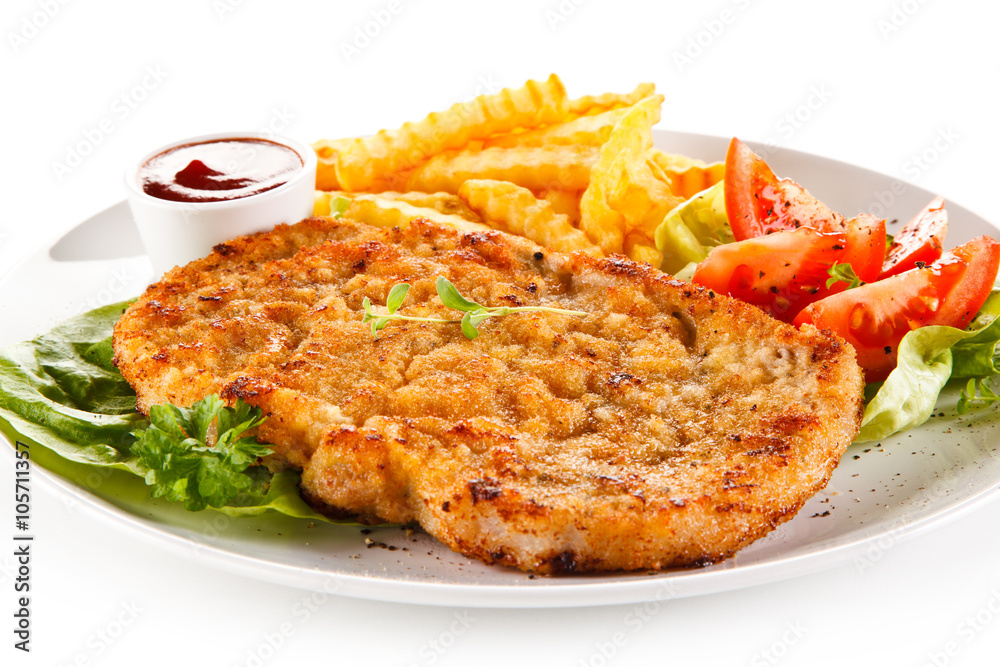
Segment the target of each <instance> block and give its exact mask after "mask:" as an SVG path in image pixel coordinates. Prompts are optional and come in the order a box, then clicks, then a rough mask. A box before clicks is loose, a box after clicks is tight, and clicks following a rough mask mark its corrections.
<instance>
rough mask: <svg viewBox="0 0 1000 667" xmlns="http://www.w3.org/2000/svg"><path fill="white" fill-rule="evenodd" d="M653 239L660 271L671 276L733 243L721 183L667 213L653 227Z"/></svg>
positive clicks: (733, 239)
mask: <svg viewBox="0 0 1000 667" xmlns="http://www.w3.org/2000/svg"><path fill="white" fill-rule="evenodd" d="M655 238H656V249H657V250H659V251H660V252H661V253H663V264H661V265H660V268H661V269H662V270H663V271H665V272H667V273H670V274H673V275H675V276H676V275H677V274H678V273H679V272H680V271H681V270H683V269H684V268H685V267H687V266H688V265H690V264H697V263H698V262H700V261H702V260H703V259H705V258H706V257H708V253H709V251H711V250H712V248H714V247H716V246H720V245H722V244H724V243H732V242H733V241H735V240H736V239H735V238H733V230H732V228H731V227H730V226H729V218H728V217H726V199H725V190H724V182H723V181H719V182H718V183H716V184H715V185H713V186H712V187H710V188H708V189H707V190H702V191H701V192H699V193H698V194H696V195H695V196H694V197H691V199H688V200H687V201H686V202H684V203H683V204H680V205H678V206H677V207H675V208H674V209H673V210H672V211H670V213H668V214H667V216H666V217H665V218H664V219H663V222H661V223H660V225H659V226H658V227H657V228H656V235H655Z"/></svg>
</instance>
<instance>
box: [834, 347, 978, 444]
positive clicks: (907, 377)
mask: <svg viewBox="0 0 1000 667" xmlns="http://www.w3.org/2000/svg"><path fill="white" fill-rule="evenodd" d="M966 335H967V334H966V333H965V332H964V331H962V330H960V329H955V328H953V327H923V328H921V329H915V330H914V331H911V332H909V333H908V334H906V335H905V336H903V340H902V342H901V343H900V344H899V358H898V361H897V363H896V368H895V369H893V371H892V372H891V373H890V374H889V377H888V378H886V381H885V382H884V383H883V384H882V386H881V387H880V388H879V390H878V393H876V394H875V397H874V398H873V399H872V400H871V401H869V402H868V405H866V406H865V414H864V417H863V418H862V419H861V432H860V433H858V437H856V438H855V439H854V442H869V441H872V440H881V439H883V438H887V437H889V436H890V435H892V434H893V433H898V432H900V431H905V430H906V429H908V428H913V427H914V426H919V425H920V424H923V423H924V422H925V421H927V419H928V418H929V417H930V416H931V413H932V412H933V411H934V406H935V404H936V403H937V399H938V394H940V393H941V390H942V389H943V388H944V386H945V384H947V382H948V379H949V378H950V377H951V368H952V354H951V347H952V345H954V344H955V343H956V342H957V341H959V340H961V339H962V338H963V337H965V336H966Z"/></svg>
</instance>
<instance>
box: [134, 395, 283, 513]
mask: <svg viewBox="0 0 1000 667" xmlns="http://www.w3.org/2000/svg"><path fill="white" fill-rule="evenodd" d="M264 419H265V417H264V416H263V415H262V412H261V409H260V408H256V407H251V406H249V405H247V404H246V403H244V402H243V401H242V400H237V402H236V405H235V406H234V407H231V408H229V407H225V405H224V404H223V402H222V399H220V398H219V396H218V395H217V394H212V395H210V396H206V397H205V398H204V399H202V400H200V401H198V402H197V403H195V404H194V405H192V406H191V407H189V408H179V407H177V406H176V405H171V404H169V403H167V404H164V405H154V406H153V407H151V408H150V409H149V421H150V424H149V427H148V428H146V429H142V430H137V431H133V432H132V435H133V436H135V437H136V438H137V442H135V443H133V444H132V447H131V451H132V453H133V454H135V455H136V456H137V457H138V458H139V462H140V464H141V465H142V466H143V467H145V468H146V469H147V472H146V484H148V485H149V486H151V487H152V489H150V493H151V495H152V496H153V497H154V498H160V497H164V498H166V499H167V500H177V501H182V502H183V503H184V507H185V508H187V509H188V510H191V511H198V510H203V509H205V507H207V506H209V505H211V506H212V507H222V506H223V505H226V504H227V503H228V502H229V501H231V500H232V499H233V498H235V497H236V496H237V495H238V494H240V493H242V492H244V491H247V490H248V489H249V488H250V487H251V485H252V479H251V477H250V476H249V475H247V474H246V473H245V472H244V471H245V470H246V469H247V468H248V467H249V466H250V464H251V463H254V462H255V461H256V460H257V458H258V457H261V456H266V455H268V454H270V453H271V446H270V445H262V444H260V443H258V442H257V440H256V439H255V438H252V437H241V436H242V435H243V434H244V433H245V432H247V431H249V430H250V429H252V428H256V427H257V426H260V425H261V424H262V423H263V422H264ZM213 432H214V436H213Z"/></svg>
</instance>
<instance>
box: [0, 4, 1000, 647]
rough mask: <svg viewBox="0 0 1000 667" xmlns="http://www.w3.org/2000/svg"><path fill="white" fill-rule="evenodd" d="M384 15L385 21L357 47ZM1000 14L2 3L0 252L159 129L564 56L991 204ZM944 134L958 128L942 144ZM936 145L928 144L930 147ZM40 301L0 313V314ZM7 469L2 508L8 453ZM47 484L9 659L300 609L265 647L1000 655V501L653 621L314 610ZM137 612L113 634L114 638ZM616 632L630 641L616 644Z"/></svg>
mask: <svg viewBox="0 0 1000 667" xmlns="http://www.w3.org/2000/svg"><path fill="white" fill-rule="evenodd" d="M45 8H47V11H48V14H51V16H47V15H46V14H45V13H44V12H45V11H46V9H45ZM390 9H393V10H395V13H392V12H390ZM373 12H374V14H373ZM373 17H376V18H377V17H381V19H382V22H383V23H385V24H386V25H384V26H380V27H378V30H377V33H378V34H376V35H375V36H374V37H371V38H368V40H367V44H366V43H364V42H363V41H359V42H357V44H355V40H356V38H357V33H356V29H358V28H360V29H362V30H363V29H364V28H365V25H366V23H368V22H370V21H373V20H375V18H373ZM998 24H1000V5H998V4H997V3H992V2H985V1H984V2H973V1H971V0H966V1H953V2H949V3H945V2H924V3H918V2H916V0H907V1H906V2H903V1H902V0H869V1H861V0H851V1H842V2H830V3H815V2H809V3H806V2H801V1H800V2H792V1H791V0H787V1H786V0H760V1H755V0H750V1H743V0H740V1H739V2H734V1H729V0H717V1H715V2H704V3H696V2H684V3H675V2H655V3H654V2H645V3H643V2H626V1H625V0H618V1H615V2H611V1H610V0H591V1H590V2H581V3H580V4H579V6H577V5H576V4H574V3H573V2H571V1H570V0H565V1H564V2H561V3H560V2H559V1H558V0H552V1H551V2H534V3H533V2H524V1H505V2H495V3H490V4H487V3H473V2H457V1H456V2H439V1H434V0H412V1H406V2H402V1H401V2H399V3H398V4H397V3H390V2H388V1H382V0H378V1H372V0H364V1H361V2H350V3H347V2H336V3H335V2H330V3H323V4H322V5H321V4H320V3H318V2H294V1H288V2H283V3H280V5H279V3H268V2H264V0H242V1H240V0H230V1H229V2H226V0H217V1H213V0H185V1H182V2H171V3H157V4H154V3H146V2H125V1H124V0H122V1H112V0H94V1H92V2H82V1H68V2H66V3H65V4H60V3H58V2H56V0H6V1H5V2H4V3H3V8H2V10H0V33H2V35H3V40H2V44H0V83H2V88H0V89H2V91H3V93H2V94H3V102H2V105H0V106H2V111H0V113H2V116H0V118H2V121H3V122H2V124H0V130H2V133H3V140H2V141H3V143H2V145H3V148H4V150H3V153H2V156H0V194H2V197H0V271H2V270H7V269H9V268H10V267H11V266H12V265H14V263H16V262H17V261H18V259H19V258H21V257H23V256H24V255H25V254H27V253H28V252H29V251H32V250H34V249H36V248H40V247H44V246H47V245H48V244H49V243H51V242H52V240H54V239H56V238H58V237H59V236H60V235H61V234H62V233H63V232H64V231H66V230H67V229H69V228H70V227H72V226H73V225H74V224H76V223H77V222H79V221H81V220H83V219H84V218H86V217H87V216H89V215H92V214H93V213H95V212H97V211H99V210H101V209H102V208H104V207H106V206H108V205H110V204H112V203H114V202H116V201H118V200H119V199H121V198H122V187H121V174H122V172H123V170H124V168H125V166H126V165H127V164H128V163H129V162H130V160H133V159H135V158H136V157H138V156H139V155H140V154H142V153H144V152H146V151H147V150H149V149H152V148H155V146H156V145H158V144H161V143H165V142H167V141H171V140H174V139H177V138H182V137H185V136H191V135H196V134H202V133H206V132H212V131H220V130H230V129H248V130H254V129H263V128H265V127H267V126H268V125H269V124H272V129H280V130H281V131H282V132H283V133H285V134H288V135H291V136H294V137H296V138H299V139H303V140H305V141H313V140H315V139H319V138H324V137H328V138H334V137H339V136H348V135H358V134H364V133H369V132H372V131H375V130H377V129H379V128H382V127H391V126H396V125H399V124H400V123H402V122H403V121H405V120H408V119H414V118H419V117H421V116H423V115H424V114H426V113H427V112H428V111H431V110H434V109H440V108H444V107H446V106H448V105H450V104H451V103H453V102H455V101H458V100H462V99H467V98H469V97H471V96H472V95H474V94H477V93H480V92H484V91H487V90H490V89H492V88H495V87H497V86H503V85H519V84H520V83H522V82H523V81H524V80H525V79H527V78H542V77H544V76H546V75H548V73H550V72H557V73H558V74H560V76H561V77H562V78H563V80H564V82H565V83H566V85H567V87H568V89H569V92H570V94H571V95H581V94H587V93H594V94H596V93H599V92H603V91H607V90H615V91H627V90H631V88H632V87H633V86H634V85H635V84H636V83H637V82H639V81H647V80H648V81H654V82H655V83H656V84H657V87H658V89H659V90H660V91H661V92H663V93H664V94H665V95H666V96H667V101H666V103H665V105H664V108H663V120H662V122H661V125H660V127H663V128H668V129H675V130H682V131H695V132H704V133H709V134H716V135H726V136H730V135H738V136H740V137H741V138H745V139H750V140H772V141H774V142H776V143H777V144H780V145H781V146H786V147H793V148H798V149H802V150H806V151H810V152H814V153H818V154H821V155H824V156H828V157H833V158H837V159H840V160H843V161H847V162H851V163H855V164H859V165H862V166H865V167H868V168H872V169H876V170H879V171H882V172H885V173H888V174H890V175H893V176H898V177H901V178H905V179H907V180H910V181H915V182H917V183H918V184H919V185H921V186H923V187H926V188H928V189H931V190H933V191H936V192H939V193H941V194H943V195H945V196H946V197H947V198H949V199H951V200H953V201H955V202H958V203H960V204H962V205H964V206H967V207H969V208H971V209H972V210H973V211H975V212H977V213H979V214H980V215H982V216H984V217H986V218H987V219H989V220H992V221H993V222H994V223H998V222H1000V203H998V201H997V197H996V192H997V185H996V183H997V180H998V177H1000V169H998V167H997V162H996V157H995V156H996V155H997V154H998V152H1000V133H998V132H997V128H996V123H997V119H998V107H997V102H998V101H1000V93H998V81H1000V47H998V43H1000V42H998V40H997V37H996V26H997V25H998ZM373 25H375V24H373ZM370 30H371V32H376V30H375V29H374V28H372V27H371V26H370ZM699 43H700V45H699ZM344 45H351V46H354V47H355V48H357V50H358V52H352V53H350V54H345V47H344ZM359 46H360V48H358V47H359ZM679 56H683V58H686V59H688V60H683V59H682V58H680V57H679ZM151 72H153V73H156V76H152V75H151V74H150V73H151ZM123 95H124V96H126V97H125V99H122V96H123ZM810 103H811V104H812V107H813V108H809V104H810ZM796 113H797V114H798V118H797V119H796V118H795V114H796ZM787 114H792V117H791V120H790V119H789V118H788V117H787ZM106 119H110V120H109V121H108V120H106ZM102 121H105V122H104V123H103V125H102ZM273 124H284V127H274V125H273ZM102 128H103V129H102ZM939 136H949V137H951V138H950V139H949V140H948V141H947V142H943V141H939V142H938V148H936V149H935V148H934V142H935V139H936V138H937V137H939ZM95 138H97V139H99V141H96V140H95ZM87 141H90V143H95V144H96V146H94V147H93V150H91V151H88V152H89V154H88V155H87V156H85V157H83V159H82V160H81V161H80V163H79V164H78V165H76V166H73V167H70V168H69V170H68V171H67V170H64V169H61V168H59V167H58V166H57V163H63V164H68V162H67V161H68V160H69V155H68V154H69V152H70V151H71V150H72V149H73V147H75V146H79V145H80V143H81V142H85V143H86V142H87ZM921 155H924V156H925V157H930V158H933V159H932V160H929V161H928V162H927V163H925V164H923V165H922V166H921V165H918V164H917V163H916V162H914V157H919V156H921ZM719 157H721V156H719ZM60 172H61V173H60ZM806 185H807V186H808V185H809V184H806ZM873 196H874V193H873ZM121 296H122V297H125V296H129V295H121ZM52 298H53V299H58V298H59V295H58V294H53V295H52ZM29 317H30V314H29V313H24V312H3V313H0V327H3V326H4V325H5V324H6V323H11V322H15V321H19V320H21V319H23V318H29ZM5 460H6V459H5ZM0 473H2V474H0V477H3V478H4V479H3V481H2V482H0V508H2V510H0V526H5V525H9V523H8V519H9V517H10V513H11V510H12V507H11V506H12V505H13V502H12V501H11V498H12V495H13V488H12V487H13V485H12V483H11V481H10V479H11V478H12V477H13V475H12V471H10V470H7V471H6V472H4V471H0ZM33 502H34V508H33V513H34V517H35V519H34V520H35V527H36V534H37V542H36V543H35V550H36V552H35V559H34V562H33V576H34V586H33V597H32V609H33V611H34V625H33V627H34V636H33V642H32V645H33V647H34V651H33V652H32V653H31V655H30V656H25V655H23V654H21V653H20V652H17V651H14V650H13V649H12V648H11V645H12V644H13V637H12V633H11V631H10V629H9V628H12V627H13V622H12V618H11V613H12V611H13V607H14V599H15V595H14V592H13V590H12V582H11V578H10V568H11V565H12V563H13V560H12V557H11V556H10V554H8V553H7V552H6V549H5V550H4V551H3V554H2V555H0V564H2V566H3V571H2V572H0V638H2V645H0V663H2V664H31V665H46V666H48V665H67V664H73V663H74V661H77V664H99V665H130V666H131V665H168V664H178V661H179V660H180V659H181V658H187V659H188V660H190V663H191V664H195V665H225V666H230V665H246V664H248V662H249V663H250V664H255V663H254V662H253V661H252V660H251V659H250V658H251V657H252V655H253V653H254V652H257V653H259V652H260V651H261V647H263V646H265V645H266V643H267V641H268V636H271V637H272V639H273V635H274V633H275V632H276V631H277V630H278V628H280V626H281V624H282V623H283V622H287V621H290V620H291V621H293V623H294V628H293V632H292V634H291V635H290V636H288V637H287V638H286V639H284V640H283V642H282V646H281V647H280V648H279V649H278V650H277V651H276V652H274V655H273V656H271V655H270V653H271V652H270V651H264V654H265V655H267V656H269V659H268V660H266V661H264V662H263V663H262V664H266V665H298V664H306V663H314V662H316V661H322V662H323V663H324V664H326V663H328V664H362V663H364V664H379V665H380V664H401V665H408V664H438V665H445V664H447V665H458V664H484V665H493V664H518V663H524V664H566V665H579V664H591V665H595V666H596V665H602V664H608V665H625V664H643V665H648V664H657V665H687V664H698V665H715V664H719V665H741V664H745V665H771V664H786V665H844V664H853V665H869V664H871V665H876V664H877V665H925V664H930V665H934V664H936V665H944V664H950V665H984V664H995V661H996V656H997V655H998V654H1000V618H996V616H997V614H995V613H994V612H993V611H991V610H990V604H991V601H992V605H993V609H1000V606H998V601H997V600H1000V567H998V566H997V564H998V560H1000V502H992V503H989V504H986V505H983V506H981V507H980V508H979V509H978V510H977V511H975V512H973V513H971V514H967V515H966V516H964V517H963V518H961V519H960V520H958V521H956V522H954V523H952V524H950V525H947V526H943V527H939V528H938V529H935V530H933V531H930V532H926V533H924V534H923V535H922V536H920V537H917V538H914V539H912V540H909V541H906V542H903V543H900V544H896V545H894V546H893V548H891V549H888V550H887V551H885V553H884V554H883V555H882V557H881V558H880V560H879V561H878V562H877V563H875V564H874V565H873V566H872V567H870V568H867V569H863V570H862V569H860V568H859V567H858V566H857V564H856V563H855V562H853V561H852V562H844V563H843V564H841V565H839V566H835V567H833V568H831V569H829V570H826V571H823V572H820V573H817V574H813V575H809V576H803V577H799V578H795V579H790V580H786V581H784V582H780V583H775V584H769V585H765V586H758V587H755V588H750V589H746V590H740V591H736V592H731V593H721V594H715V595H710V596H704V597H698V598H690V599H682V600H674V601H671V602H669V603H667V604H664V605H662V607H660V608H658V609H657V610H656V613H655V614H653V615H652V616H651V617H650V618H649V620H648V622H646V623H644V624H643V626H642V628H641V630H640V631H638V632H632V629H633V628H632V626H626V625H625V620H626V618H627V617H628V615H629V614H630V613H634V606H633V605H629V606H618V607H598V608H583V609H564V610H487V609H475V610H461V609H452V608H435V607H420V606H414V605H400V604H389V603H377V602H369V601H364V600H355V599H348V598H331V599H328V600H326V601H325V603H324V604H322V605H321V606H320V607H319V608H318V609H317V610H316V611H315V612H314V613H312V614H311V615H310V617H309V619H308V620H307V621H306V622H300V621H301V618H300V617H293V616H292V612H291V610H292V609H294V608H295V605H296V604H297V603H300V602H301V601H302V600H303V598H304V597H307V593H305V592H304V591H301V590H297V589H292V588H284V587H281V586H276V585H271V584H264V583H259V582H257V581H253V580H249V579H245V578H242V577H239V576H236V575H233V574H228V573H226V572H219V571H216V570H213V569H209V568H207V567H205V566H202V565H200V564H197V563H194V562H189V561H185V560H178V559H175V558H173V557H168V556H167V555H165V554H164V553H162V552H161V551H159V550H157V549H156V548H153V547H150V546H147V545H146V544H141V543H136V542H134V541H133V539H131V538H130V537H129V536H128V535H126V534H124V533H122V532H121V531H120V530H119V529H116V528H114V527H110V526H108V525H106V524H105V523H102V522H98V521H94V520H92V519H90V518H89V516H88V515H83V514H80V513H79V512H77V511H73V510H70V509H68V508H67V507H66V506H64V504H63V503H61V502H60V501H59V500H57V499H55V498H53V497H50V496H48V495H45V494H43V493H41V492H38V493H36V494H35V497H34V501H33ZM4 530H5V529H0V537H2V536H3V534H4ZM129 609H135V610H136V611H135V613H134V614H133V613H132V612H130V611H128V610H129ZM456 614H458V615H459V617H462V618H464V619H465V621H466V623H465V624H466V625H468V626H469V627H468V629H466V630H463V631H462V632H461V634H456V635H451V634H450V633H451V632H452V630H451V629H452V628H453V627H454V628H464V627H465V625H463V624H456V618H457V617H456ZM463 614H465V616H462V615H463ZM977 614H978V615H979V621H978V622H977V623H980V624H981V625H975V626H973V625H972V624H971V623H970V622H969V621H968V620H966V619H968V618H969V617H973V618H974V617H976V616H977ZM133 615H134V616H135V618H134V619H133V620H130V621H129V624H128V626H127V627H125V628H124V630H123V632H121V634H120V636H118V637H117V638H115V639H114V640H113V641H112V642H111V643H110V644H106V643H104V642H103V640H99V639H97V637H98V636H99V635H97V634H96V633H98V632H99V631H102V630H112V631H115V632H116V625H115V624H116V623H117V621H118V620H119V619H120V620H129V619H131V616H133ZM633 617H634V616H633ZM790 628H794V631H792V630H791V629H790ZM617 632H624V634H625V642H624V643H623V645H621V646H618V647H615V648H614V655H612V656H611V657H610V658H604V657H603V656H602V654H601V650H602V648H603V650H604V651H605V652H606V653H610V652H611V648H610V644H608V642H609V641H611V639H612V638H613V636H614V635H615V633H617ZM116 634H117V632H116ZM451 640H454V641H453V642H452V641H451ZM432 641H438V642H444V643H448V644H450V646H449V647H448V648H447V649H446V650H444V651H443V652H438V651H436V650H434V649H432V648H430V647H431V644H430V642H432ZM946 648H951V649H952V653H953V654H954V655H951V656H948V655H946V654H945V653H944V651H945V650H946ZM764 651H772V653H769V654H765V653H763V652H764ZM432 658H433V660H431V659H432ZM88 661H90V662H89V663H88Z"/></svg>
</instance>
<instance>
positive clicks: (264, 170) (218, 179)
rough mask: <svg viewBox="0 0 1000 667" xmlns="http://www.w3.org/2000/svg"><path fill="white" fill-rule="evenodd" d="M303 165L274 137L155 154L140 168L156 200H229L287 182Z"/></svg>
mask: <svg viewBox="0 0 1000 667" xmlns="http://www.w3.org/2000/svg"><path fill="white" fill-rule="evenodd" d="M302 166H303V162H302V158H301V157H300V156H299V154H298V153H297V152H295V151H294V150H292V149H291V148H289V147H288V146H284V145H282V144H279V143H277V142H275V141H268V140H267V139H251V138H233V139H220V140H215V141H203V142H198V143H192V144H184V145H182V146H175V147H174V148H170V149H167V150H165V151H163V152H162V153H159V154H157V155H154V156H153V157H151V158H150V159H149V160H147V161H146V163H145V164H143V165H142V167H141V168H140V169H139V185H140V187H141V188H142V190H143V192H145V193H146V194H148V195H150V196H152V197H156V198H157V199H166V200H169V201H179V202H213V201H229V200H231V199H242V198H243V197H249V196H251V195H255V194H259V193H261V192H267V191H268V190H273V189H274V188H277V187H279V186H281V185H284V184H285V183H287V182H288V181H289V180H290V179H291V178H292V176H293V175H294V174H295V173H296V172H297V171H299V170H300V169H302Z"/></svg>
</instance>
